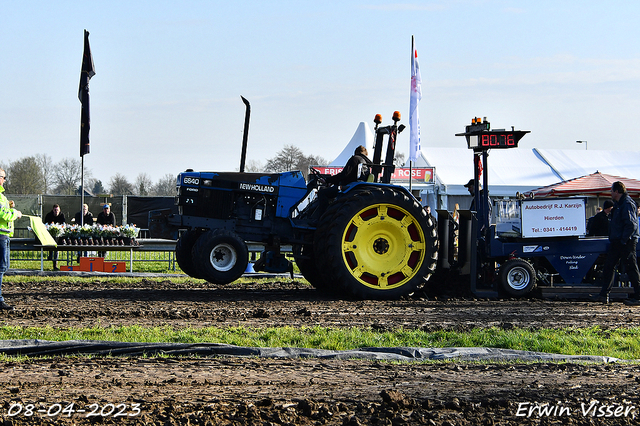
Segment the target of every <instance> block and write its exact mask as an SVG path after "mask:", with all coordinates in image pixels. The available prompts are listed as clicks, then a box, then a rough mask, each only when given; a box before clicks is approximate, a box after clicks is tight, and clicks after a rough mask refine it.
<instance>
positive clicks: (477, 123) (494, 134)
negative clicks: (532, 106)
mask: <svg viewBox="0 0 640 426" xmlns="http://www.w3.org/2000/svg"><path fill="white" fill-rule="evenodd" d="M527 133H529V130H513V128H512V130H505V129H496V130H491V125H490V123H489V122H488V121H487V120H486V118H485V119H484V121H481V120H480V119H479V118H474V119H473V120H471V125H470V126H467V127H466V128H465V132H464V133H456V136H464V137H466V139H467V148H469V149H473V150H476V151H483V150H486V149H506V148H517V147H518V142H519V141H520V139H522V137H523V136H524V135H525V134H527Z"/></svg>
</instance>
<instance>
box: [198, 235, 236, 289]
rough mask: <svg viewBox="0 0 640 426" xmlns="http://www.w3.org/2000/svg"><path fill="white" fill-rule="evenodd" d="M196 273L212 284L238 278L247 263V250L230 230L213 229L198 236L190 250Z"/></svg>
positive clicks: (226, 282)
mask: <svg viewBox="0 0 640 426" xmlns="http://www.w3.org/2000/svg"><path fill="white" fill-rule="evenodd" d="M191 253H192V256H193V259H194V263H195V264H196V265H197V266H196V267H197V269H198V273H199V274H200V275H201V276H202V277H203V278H204V279H206V280H207V281H209V282H211V283H214V284H228V283H230V282H233V281H235V280H237V279H238V278H240V277H241V276H242V274H243V273H244V272H245V271H246V269H247V265H248V264H249V250H248V249H247V244H246V243H245V242H244V240H243V239H242V238H240V237H239V236H238V235H237V234H235V233H234V232H231V231H226V230H222V229H215V230H211V231H207V232H205V233H204V234H202V235H201V236H200V238H198V240H197V241H196V243H195V245H194V246H193V249H192V251H191Z"/></svg>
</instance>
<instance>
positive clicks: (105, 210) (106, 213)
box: [97, 203, 116, 257]
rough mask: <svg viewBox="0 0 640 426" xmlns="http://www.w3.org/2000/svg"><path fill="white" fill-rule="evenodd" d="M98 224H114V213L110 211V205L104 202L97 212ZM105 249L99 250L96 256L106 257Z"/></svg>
mask: <svg viewBox="0 0 640 426" xmlns="http://www.w3.org/2000/svg"><path fill="white" fill-rule="evenodd" d="M97 222H98V224H100V225H110V226H116V215H115V214H113V212H112V211H111V206H110V205H109V204H106V203H105V204H104V205H103V206H102V211H101V212H100V213H98V219H97ZM106 255H107V252H106V251H99V252H98V257H106Z"/></svg>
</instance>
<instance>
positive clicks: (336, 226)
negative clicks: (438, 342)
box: [150, 98, 438, 299]
mask: <svg viewBox="0 0 640 426" xmlns="http://www.w3.org/2000/svg"><path fill="white" fill-rule="evenodd" d="M242 99H243V102H244V103H245V105H246V107H247V113H246V115H245V132H244V140H243V150H242V156H241V157H242V158H241V167H240V170H241V172H239V173H237V172H215V171H210V172H206V171H204V172H196V171H193V170H187V171H184V172H182V173H180V174H179V175H178V178H177V182H176V185H177V196H176V204H177V206H178V214H170V213H168V212H162V211H156V212H151V213H150V221H151V224H152V225H151V226H150V230H152V232H153V234H156V235H157V236H160V235H165V236H166V235H172V234H175V233H177V231H179V235H180V236H179V239H178V241H177V244H176V260H177V262H178V264H179V266H180V268H181V269H182V270H183V271H184V272H185V273H187V274H188V275H190V276H192V277H195V278H202V279H205V280H207V281H210V282H213V283H217V284H226V283H230V282H232V281H235V280H236V279H238V278H239V277H240V276H241V275H242V274H243V273H244V272H245V271H246V270H247V267H248V264H249V254H248V244H249V245H255V244H259V245H262V246H263V247H264V249H263V251H262V253H261V256H260V259H258V260H257V261H256V262H255V263H254V264H253V269H254V270H255V271H260V270H264V271H269V272H292V271H293V269H292V265H291V262H290V261H289V260H288V259H287V258H286V257H285V255H284V253H283V251H282V250H281V249H282V247H283V246H287V247H291V250H292V251H293V258H294V260H295V262H296V264H297V265H298V268H299V269H300V272H301V273H302V274H303V275H304V276H305V278H306V279H307V280H308V281H309V282H310V283H311V284H312V285H313V286H314V287H316V288H318V289H321V290H325V291H330V292H332V293H335V294H338V295H344V296H348V297H353V296H355V297H358V298H375V299H395V298H399V297H403V296H406V295H409V294H411V293H413V292H415V291H416V290H417V289H418V288H420V287H421V286H422V285H423V284H424V283H425V282H426V280H427V279H428V278H429V276H430V275H431V273H432V272H433V270H434V269H435V264H436V260H437V247H438V239H437V229H436V226H435V222H434V221H432V220H431V218H430V217H428V216H427V215H426V213H425V211H424V209H423V208H422V206H421V205H420V203H419V201H418V200H416V199H415V197H413V195H412V194H411V193H410V192H409V191H408V190H406V189H405V188H403V187H401V186H396V185H391V184H389V182H390V176H391V174H392V172H393V156H394V152H395V140H396V137H397V134H398V133H399V132H401V131H402V129H404V126H403V125H400V126H398V125H397V122H398V121H399V120H400V115H399V113H396V114H394V117H393V121H394V124H393V125H391V126H386V127H382V128H378V124H380V121H381V120H378V118H376V145H375V147H374V173H375V175H376V176H377V175H378V174H380V172H381V171H382V178H381V182H360V181H358V182H353V183H350V184H348V185H344V186H343V187H341V188H340V191H339V192H338V195H337V196H336V197H335V199H332V200H330V201H331V202H330V203H328V205H326V207H325V206H324V205H322V207H321V203H320V202H319V199H318V196H317V194H318V190H319V189H322V183H323V177H322V175H320V174H319V173H318V172H317V171H316V170H315V169H312V170H311V172H312V173H311V174H310V177H309V180H308V181H306V180H305V178H304V176H303V174H302V172H300V171H288V172H282V173H245V172H244V171H243V170H244V161H245V156H246V145H247V144H246V141H247V132H248V117H249V111H250V105H249V102H248V101H247V100H246V99H244V98H242ZM384 135H388V136H389V141H388V144H387V153H386V154H387V155H386V161H385V163H381V162H380V157H381V153H382V145H383V138H384ZM320 209H323V211H320ZM153 234H152V236H154V237H155V236H156V235H153Z"/></svg>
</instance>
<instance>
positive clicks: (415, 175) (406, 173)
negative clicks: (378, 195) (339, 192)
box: [313, 166, 435, 183]
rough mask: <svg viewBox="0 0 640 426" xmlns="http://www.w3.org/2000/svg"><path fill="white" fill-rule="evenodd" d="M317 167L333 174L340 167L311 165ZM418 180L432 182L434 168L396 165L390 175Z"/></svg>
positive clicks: (393, 177)
mask: <svg viewBox="0 0 640 426" xmlns="http://www.w3.org/2000/svg"><path fill="white" fill-rule="evenodd" d="M313 167H314V168H315V169H318V170H319V171H320V173H322V174H325V175H335V174H338V173H340V171H341V170H342V169H343V168H342V167H330V166H313ZM409 178H411V180H413V181H414V182H415V181H420V182H421V183H433V182H434V181H435V169H434V168H433V167H413V168H411V169H409V168H408V167H396V170H395V171H394V172H393V174H392V175H391V181H392V182H393V181H409Z"/></svg>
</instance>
